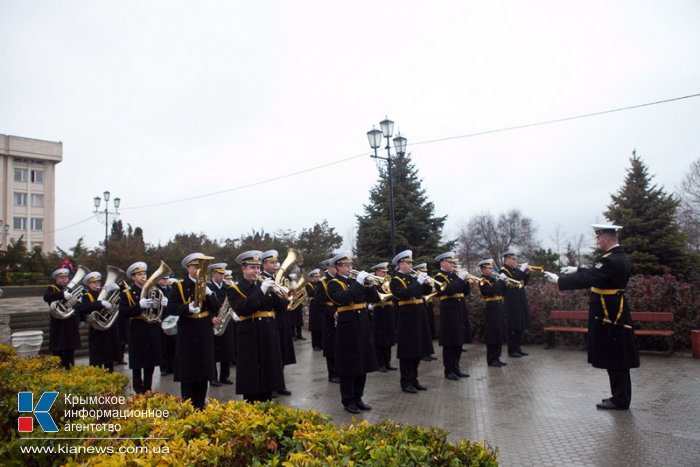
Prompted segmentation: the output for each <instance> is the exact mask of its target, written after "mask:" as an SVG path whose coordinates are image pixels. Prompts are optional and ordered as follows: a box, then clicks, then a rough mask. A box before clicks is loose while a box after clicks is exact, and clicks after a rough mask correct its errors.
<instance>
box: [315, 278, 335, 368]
mask: <svg viewBox="0 0 700 467" xmlns="http://www.w3.org/2000/svg"><path fill="white" fill-rule="evenodd" d="M332 280H333V276H331V275H330V274H328V273H326V275H325V276H323V278H322V279H321V280H320V281H319V282H318V284H317V285H316V297H317V298H318V300H319V302H320V303H321V304H322V308H321V314H322V316H323V341H322V342H323V356H324V357H331V358H335V304H334V303H333V302H332V301H331V299H330V298H329V297H328V283H329V282H330V281H332Z"/></svg>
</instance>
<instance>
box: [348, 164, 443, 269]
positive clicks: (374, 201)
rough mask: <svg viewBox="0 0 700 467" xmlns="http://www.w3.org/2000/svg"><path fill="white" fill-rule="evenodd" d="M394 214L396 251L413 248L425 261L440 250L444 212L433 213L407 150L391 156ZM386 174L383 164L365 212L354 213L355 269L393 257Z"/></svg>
mask: <svg viewBox="0 0 700 467" xmlns="http://www.w3.org/2000/svg"><path fill="white" fill-rule="evenodd" d="M393 179H394V218H395V221H396V222H395V226H396V252H397V253H398V252H400V251H403V250H407V249H408V250H412V251H413V255H414V260H415V261H416V262H422V261H427V262H428V263H429V264H430V263H431V262H432V261H433V257H434V256H436V255H438V254H440V253H442V250H443V249H444V248H449V247H450V246H451V245H448V246H444V245H443V246H441V245H440V239H441V236H442V228H443V225H444V224H445V220H446V219H447V216H442V217H435V216H434V215H433V214H434V211H435V207H434V205H433V203H431V202H430V201H428V197H427V195H426V193H425V190H424V189H423V188H422V187H421V179H420V178H419V177H418V171H417V170H416V168H415V166H414V165H413V163H412V162H411V158H410V154H405V155H398V156H396V157H395V158H393ZM389 214H390V213H389V176H388V173H387V170H386V169H385V168H384V167H382V168H380V171H379V181H378V182H377V184H376V185H375V186H374V187H373V188H372V189H371V190H370V202H369V204H366V205H365V206H364V214H363V215H359V216H357V220H358V229H357V251H356V254H357V256H358V263H359V264H358V269H359V268H367V267H369V266H371V265H372V264H375V263H378V262H381V261H387V260H391V259H392V251H391V224H390V216H389Z"/></svg>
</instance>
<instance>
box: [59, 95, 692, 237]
mask: <svg viewBox="0 0 700 467" xmlns="http://www.w3.org/2000/svg"><path fill="white" fill-rule="evenodd" d="M695 97H700V93H696V94H688V95H687V96H680V97H673V98H670V99H663V100H660V101H654V102H647V103H644V104H637V105H630V106H626V107H618V108H615V109H608V110H601V111H598V112H591V113H585V114H579V115H572V116H569V117H561V118H557V119H553V120H542V121H539V122H533V123H525V124H521V125H515V126H510V127H504V128H497V129H494V130H485V131H479V132H476V133H466V134H463V135H457V136H446V137H444V138H437V139H430V140H425V141H418V142H415V143H410V144H409V145H408V146H418V145H422V144H432V143H439V142H442V141H451V140H455V139H462V138H472V137H475V136H482V135H488V134H492V133H502V132H505V131H513V130H521V129H524V128H531V127H535V126H543V125H552V124H555V123H561V122H566V121H569V120H578V119H582V118H589V117H597V116H600V115H606V114H611V113H615V112H623V111H627V110H634V109H639V108H642V107H649V106H652V105H659V104H667V103H669V102H675V101H680V100H684V99H691V98H695ZM369 155H371V153H370V152H364V153H362V154H356V155H354V156H349V157H346V158H343V159H338V160H335V161H332V162H328V163H326V164H321V165H317V166H314V167H309V168H307V169H302V170H298V171H296V172H291V173H288V174H284V175H279V176H277V177H272V178H267V179H264V180H259V181H257V182H252V183H248V184H245V185H239V186H235V187H232V188H227V189H225V190H219V191H213V192H210V193H204V194H201V195H195V196H189V197H186V198H178V199H174V200H170V201H162V202H159V203H151V204H144V205H141V206H132V207H128V208H127V207H125V208H122V211H130V210H134V209H145V208H152V207H157V206H166V205H169V204H177V203H182V202H185V201H192V200H195V199H202V198H208V197H211V196H216V195H220V194H223V193H230V192H233V191H238V190H243V189H245V188H252V187H255V186H259V185H264V184H266V183H271V182H275V181H278V180H283V179H285V178H290V177H295V176H297V175H301V174H304V173H308V172H313V171H316V170H319V169H323V168H326V167H332V166H334V165H338V164H342V163H345V162H348V161H351V160H354V159H359V158H360V157H367V156H369ZM93 217H94V216H90V217H88V218H86V219H83V220H81V221H78V222H76V223H74V224H71V225H68V226H65V227H61V228H60V229H56V230H54V232H59V231H61V230H66V229H69V228H71V227H75V226H76V225H79V224H82V223H84V222H87V221H88V220H90V219H92V218H93Z"/></svg>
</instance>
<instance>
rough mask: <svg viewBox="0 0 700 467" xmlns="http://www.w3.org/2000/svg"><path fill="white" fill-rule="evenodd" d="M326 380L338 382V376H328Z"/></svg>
mask: <svg viewBox="0 0 700 467" xmlns="http://www.w3.org/2000/svg"><path fill="white" fill-rule="evenodd" d="M328 381H330V382H331V383H336V384H340V378H339V377H337V376H331V377H330V378H328Z"/></svg>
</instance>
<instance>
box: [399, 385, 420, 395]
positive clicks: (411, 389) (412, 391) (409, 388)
mask: <svg viewBox="0 0 700 467" xmlns="http://www.w3.org/2000/svg"><path fill="white" fill-rule="evenodd" d="M401 390H402V391H403V392H407V393H409V394H415V393H417V392H418V389H416V388H414V387H413V386H411V385H408V386H404V387H402V388H401Z"/></svg>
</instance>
